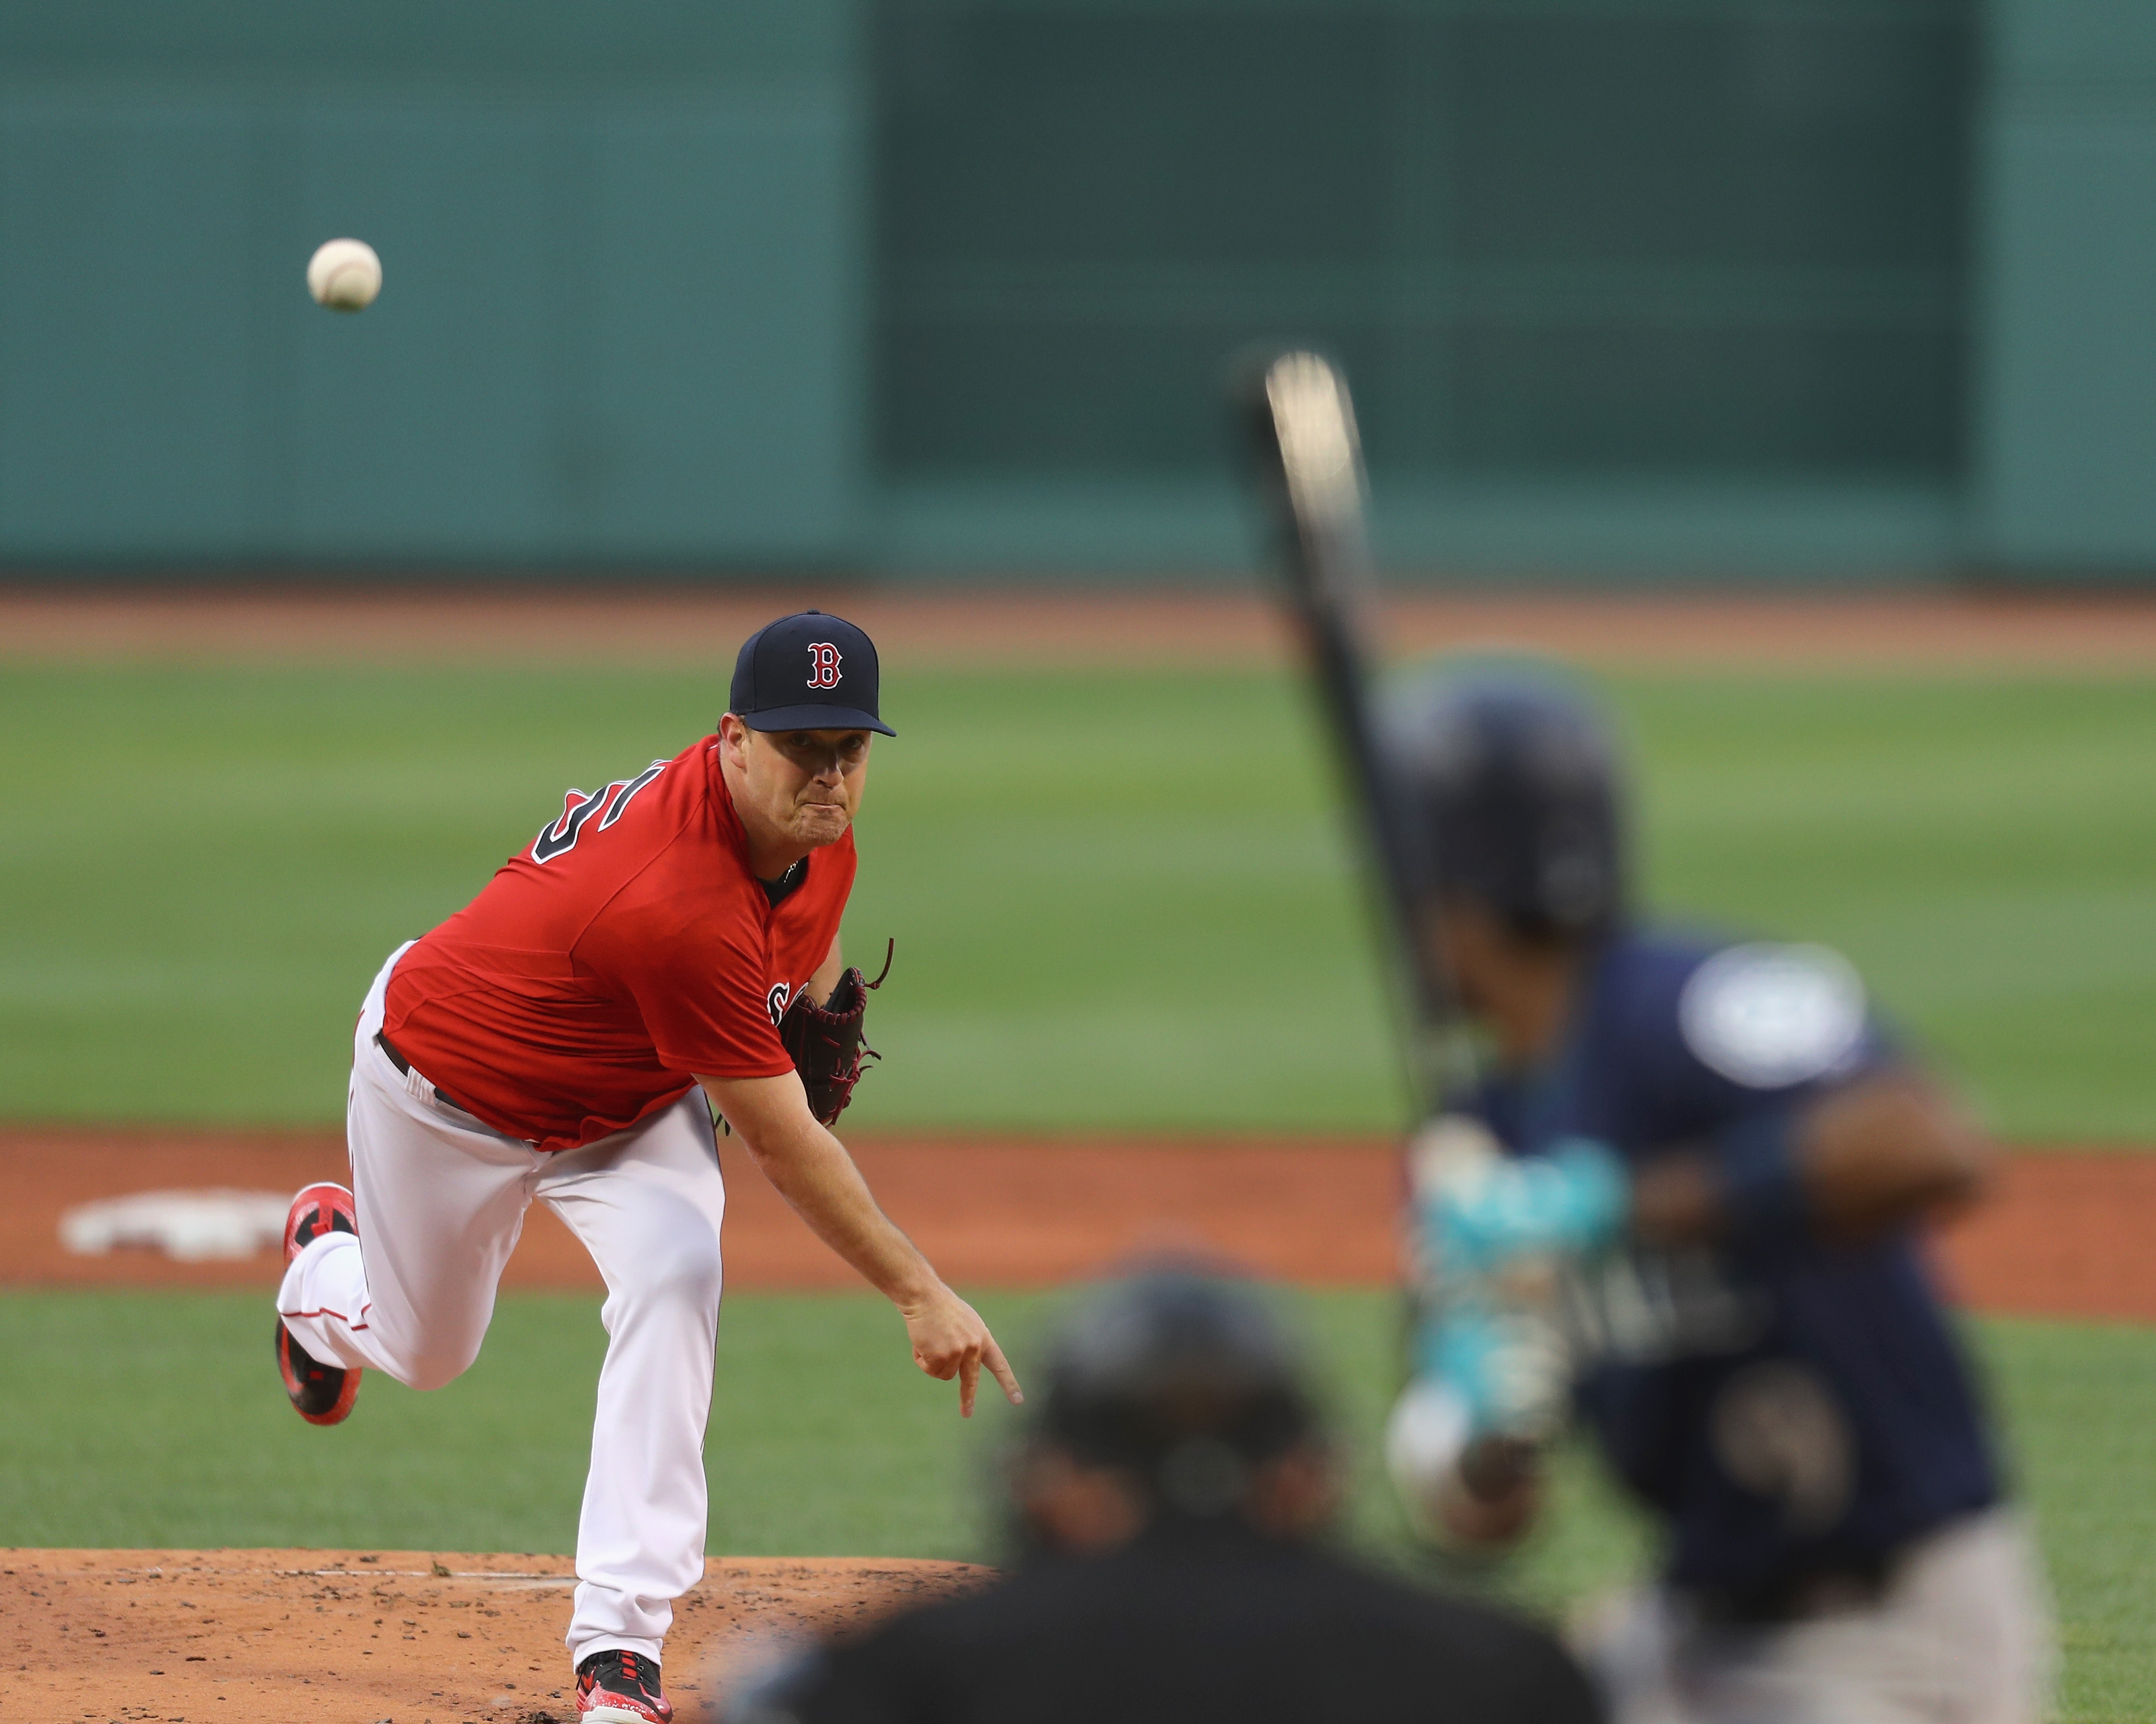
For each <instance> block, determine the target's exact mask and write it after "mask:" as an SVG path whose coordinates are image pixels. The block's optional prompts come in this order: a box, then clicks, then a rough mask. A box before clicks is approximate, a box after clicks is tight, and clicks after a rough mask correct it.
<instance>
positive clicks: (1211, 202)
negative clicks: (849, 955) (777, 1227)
mask: <svg viewBox="0 0 2156 1724" xmlns="http://www.w3.org/2000/svg"><path fill="white" fill-rule="evenodd" d="M2151 18H2156V13H2152V12H2151V11H2150V10H2149V8H2148V7H2147V6H2146V5H2145V4H2144V3H2139V0H1991V3H1990V5H1989V9H1988V10H1987V9H1985V8H1984V6H1983V5H1982V4H1981V3H1980V0H1712V3H1709V0H1359V3H1353V4H1350V3H1346V0H1234V3H1227V0H727V3H726V4H725V5H722V6H715V5H711V4H708V3H706V4H693V3H689V0H612V3H606V4H601V3H598V0H524V3H521V4H515V5H512V4H509V3H506V0H459V3H458V4H456V5H454V6H449V7H444V6H430V5H425V4H421V3H419V0H384V3H381V4H377V5H374V6H372V7H369V8H363V9H354V8H344V7H332V6H330V5H328V4H326V3H321V0H285V3H281V4H276V3H269V0H216V3H210V0H83V3H77V4H70V5H69V6H66V7H56V6H51V5H48V4H43V3H25V0H0V567H7V568H12V569H13V570H15V571H17V572H45V573H54V574H59V575H63V576H65V575H70V574H73V575H80V576H82V577H97V576H101V575H105V574H107V573H110V572H115V571H120V572H145V571H151V572H165V573H169V574H171V575H172V576H175V577H180V578H187V577H194V576H197V575H198V574H200V573H203V572H210V573H216V574H224V573H228V572H230V571H231V570H232V569H234V567H249V568H255V569H260V570H263V571H288V570H290V571H300V572H321V571H326V570H336V569H349V570H354V571H360V572H365V571H372V570H377V569H398V568H402V569H407V570H412V571H442V572H450V573H454V572H459V571H469V570H476V569H506V570H511V571H518V570H534V571H538V570H543V571H550V572H551V571H562V572H579V571H598V570H608V571H625V572H657V571H665V572H685V573H690V574H701V573H704V572H713V573H723V572H727V571H731V570H760V569H769V568H772V567H783V566H789V565H806V566H814V567H843V568H850V569H855V568H857V569H863V570H867V571H870V572H888V573H891V574H894V575H900V574H906V573H910V572H930V573H932V572H947V571H952V570H976V571H998V572H1009V573H1012V574H1026V573H1035V572H1038V573H1055V572H1079V571H1093V572H1116V571H1142V570H1154V569H1172V570H1180V571H1185V572H1204V571H1218V570H1222V569H1225V568H1229V567H1234V566H1235V565H1236V564H1238V563H1240V562H1243V561H1245V560H1246V557H1247V553H1248V536H1247V530H1246V527H1245V523H1244V521H1243V519H1242V516H1241V512H1240V509H1239V506H1238V498H1237V495H1236V490H1235V483H1234V478H1233V475H1232V473H1231V471H1230V469H1229V461H1228V450H1227V449H1226V446H1225V438H1224V434H1223V428H1222V425H1221V423H1220V417H1219V413H1218V409H1217V407H1216V401H1217V394H1218V387H1219V378H1220V376H1221V372H1222V369H1223V367H1224V362H1225V361H1226V359H1227V357H1228V356H1229V354H1230V353H1232V352H1233V351H1235V350H1236V349H1237V348H1238V347H1240V346H1243V345H1245V344H1246V343H1250V342H1255V341H1273V340H1281V339H1297V340H1316V341H1322V342H1323V343H1324V344H1325V345H1326V346H1328V347H1330V348H1331V349H1332V350H1333V351H1335V352H1337V354H1338V355H1339V356H1340V357H1342V359H1343V360H1344V361H1345V362H1347V367H1348V368H1349V371H1350V374H1351V376H1352V377H1353V378H1354V380H1355V381H1356V382H1357V384H1358V394H1359V399H1360V403H1361V407H1362V411H1363V418H1364V430H1365V439H1366V443H1367V445H1368V452H1369V455H1370V459H1371V464H1372V468H1373V485H1374V488H1375V490H1376V494H1377V499H1378V520H1377V533H1378V541H1379V545H1380V548H1381V551H1382V552H1383V555H1384V556H1385V557H1386V559H1387V561H1388V562H1390V563H1392V564H1394V566H1396V567H1400V568H1402V569H1404V570H1424V569H1433V568H1440V567H1442V568H1449V569H1455V570H1465V571H1470V572H1481V573H1491V574H1497V573H1513V574H1543V575H1549V576H1554V577H1561V578H1566V579H1575V580H1576V579H1579V578H1583V577H1585V578H1596V577H1606V578H1609V579H1614V580H1625V579H1630V578H1637V577H1671V576H1677V577H1685V576H1709V575H1712V576H1717V577H1746V578H1757V579H1762V580H1789V579H1799V578H1804V579H1822V578H1823V579H1839V580H1866V579H1876V578H1889V577H1895V578H1942V577H1948V576H1949V575H1952V574H1953V573H1956V572H1963V571H1969V570H1974V571H1979V572H1997V573H2006V574H2011V575H2016V576H2024V577H2076V578H2078V577H2087V576H2090V575H2103V576H2114V575H2126V576H2132V575H2134V574H2137V573H2138V572H2142V571H2143V570H2147V569H2156V485H2149V484H2148V483H2147V482H2146V481H2145V479H2144V475H2146V474H2147V473H2148V471H2150V470H2151V463H2150V459H2149V457H2151V456H2152V455H2156V408H2152V407H2151V405H2150V403H2152V402H2156V387H2152V385H2156V322H2152V320H2150V319H2149V318H2148V317H2147V316H2144V315H2143V306H2145V305H2147V304H2148V302H2149V299H2150V292H2149V290H2151V289H2152V288H2156V224H2152V223H2149V222H2148V221H2147V220H2146V219H2144V218H2143V212H2144V211H2145V210H2146V209H2147V208H2149V207H2150V194H2151V193H2152V192H2156V23H2151V22H2150V20H2151ZM337 233H353V234H357V235H358V236H360V237H362V238H365V239H368V240H369V241H371V242H372V244H375V245H376V247H377V249H379V250H380V252H381V253H382V258H383V260H384V264H385V269H386V275H387V285H386V287H385V290H384V291H383V294H382V298H381V300H379V302H378V303H377V305H375V306H374V307H373V308H372V309H371V310H368V311H367V312H366V313H365V314H364V315H362V316H358V317H339V316H333V315H331V314H328V313H325V312H323V311H321V310H318V309H317V308H316V307H315V306H314V305H312V304H311V302H309V301H308V300H306V299H305V295H304V292H303V290H302V288H301V283H300V275H301V269H302V266H303V265H304V263H305V257H306V255H307V254H308V252H309V251H310V250H311V248H312V247H313V246H314V244H316V243H318V242H319V241H320V240H321V239H326V238H329V237H331V236H332V235H335V234H337Z"/></svg>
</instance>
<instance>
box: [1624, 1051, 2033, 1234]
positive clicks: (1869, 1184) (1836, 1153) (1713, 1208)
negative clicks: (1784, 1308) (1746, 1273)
mask: <svg viewBox="0 0 2156 1724" xmlns="http://www.w3.org/2000/svg"><path fill="white" fill-rule="evenodd" d="M1776 1135H1777V1133H1776V1132H1775V1131H1774V1130H1773V1128H1772V1125H1771V1124H1770V1126H1769V1129H1768V1131H1767V1132H1766V1133H1765V1134H1763V1135H1762V1136H1761V1137H1759V1139H1758V1142H1757V1143H1756V1145H1754V1146H1752V1147H1749V1148H1748V1149H1747V1150H1746V1151H1744V1152H1741V1153H1743V1154H1744V1155H1745V1156H1746V1157H1747V1162H1746V1166H1745V1167H1744V1168H1743V1170H1742V1171H1740V1172H1732V1157H1731V1156H1730V1155H1728V1154H1726V1153H1717V1152H1715V1151H1714V1150H1711V1149H1699V1150H1692V1149H1682V1150H1676V1151H1673V1152H1671V1153H1669V1154H1667V1155H1664V1156H1660V1157H1655V1158H1654V1159H1653V1160H1651V1161H1650V1162H1646V1163H1645V1164H1644V1165H1643V1166H1642V1167H1640V1169H1639V1170H1638V1172H1637V1173H1636V1175H1635V1178H1634V1182H1633V1187H1632V1198H1631V1231H1632V1234H1633V1235H1634V1237H1635V1238H1637V1239H1640V1240H1641V1241H1642V1242H1644V1243H1645V1244H1661V1245H1670V1244H1689V1243H1692V1242H1695V1241H1703V1240H1712V1239H1722V1238H1724V1237H1727V1235H1728V1234H1730V1233H1732V1231H1735V1230H1738V1229H1740V1228H1742V1227H1743V1225H1745V1224H1746V1222H1747V1219H1748V1215H1747V1209H1748V1206H1753V1207H1763V1206H1768V1205H1772V1204H1774V1203H1777V1202H1781V1203H1785V1204H1787V1203H1794V1204H1798V1205H1800V1206H1801V1208H1802V1211H1803V1218H1802V1219H1803V1221H1804V1224H1805V1225H1806V1226H1807V1227H1808V1228H1809V1229H1810V1230H1812V1231H1814V1232H1815V1234H1816V1235H1817V1237H1819V1238H1820V1239H1824V1240H1827V1241H1829V1242H1831V1243H1834V1244H1861V1243H1862V1242H1863V1241H1865V1240H1866V1239H1875V1238H1877V1237H1878V1236H1879V1235H1881V1234H1886V1233H1891V1232H1892V1231H1894V1230H1895V1229H1897V1228H1901V1227H1904V1226H1907V1225H1908V1224H1910V1223H1912V1222H1914V1221H1917V1220H1920V1219H1922V1218H1924V1217H1925V1216H1927V1215H1929V1214H1931V1213H1934V1212H1937V1211H1939V1210H1943V1209H1950V1208H1954V1207H1956V1206H1958V1205H1959V1204H1963V1203H1969V1202H1971V1201H1973V1200H1974V1198H1977V1197H1978V1196H1979V1195H1980V1194H1981V1193H1982V1191H1983V1189H1984V1184H1985V1183H1986V1181H1987V1180H1988V1179H1989V1176H1990V1172H1991V1164H1992V1159H1993V1150H1992V1146H1991V1143H1990V1142H1989V1139H1988V1138H1987V1137H1985V1135H1984V1132H1983V1131H1981V1130H1980V1129H1979V1127H1978V1126H1977V1125H1976V1124H1975V1122H1974V1121H1973V1120H1971V1119H1970V1118H1969V1116H1968V1115H1967V1113H1966V1112H1965V1111H1963V1108H1962V1107H1961V1106H1960V1105H1959V1103H1958V1101H1956V1100H1955V1098H1954V1097H1953V1095H1951V1094H1949V1093H1948V1091H1947V1090H1945V1089H1944V1088H1943V1087H1942V1086H1941V1085H1939V1084H1938V1083H1937V1082H1936V1081H1934V1080H1932V1079H1931V1078H1929V1077H1928V1076H1926V1075H1924V1074H1922V1073H1921V1072H1918V1071H1916V1070H1911V1069H1909V1068H1907V1067H1893V1068H1889V1069H1886V1070H1881V1071H1878V1072H1875V1073H1872V1074H1871V1075H1867V1076H1865V1077H1861V1078H1858V1079H1856V1080H1854V1081H1853V1082H1851V1083H1849V1084H1846V1085H1842V1086H1841V1087H1840V1088H1838V1089H1835V1090H1830V1091H1829V1092H1828V1093H1827V1094H1826V1095H1822V1096H1820V1097H1819V1098H1818V1099H1817V1100H1815V1101H1811V1102H1809V1103H1808V1104H1806V1105H1805V1106H1801V1107H1799V1108H1798V1109H1796V1110H1795V1111H1794V1112H1793V1113H1792V1114H1790V1115H1789V1117H1788V1118H1787V1119H1786V1121H1781V1122H1779V1139H1780V1141H1779V1142H1775V1141H1774V1137H1776ZM1778 1157H1779V1159H1780V1161H1781V1162H1782V1163H1783V1165H1782V1166H1781V1167H1779V1168H1778V1167H1776V1166H1775V1165H1774V1163H1775V1161H1776V1159H1777V1158H1778ZM1778 1179H1779V1181H1780V1182H1781V1183H1782V1184H1783V1185H1784V1186H1785V1187H1787V1190H1786V1191H1784V1192H1783V1193H1780V1194H1779V1196H1778V1195H1777V1193H1775V1192H1774V1190H1773V1189H1771V1187H1772V1186H1773V1184H1774V1182H1775V1181H1776V1180H1778Z"/></svg>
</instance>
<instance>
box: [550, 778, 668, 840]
mask: <svg viewBox="0 0 2156 1724" xmlns="http://www.w3.org/2000/svg"><path fill="white" fill-rule="evenodd" d="M665 769H666V762H665V761H663V760H654V762H651V764H650V766H649V767H648V768H646V769H645V770H644V771H643V772H639V773H638V774H637V775H636V776H635V777H634V778H617V779H615V780H614V781H613V783H611V784H609V785H608V786H607V787H606V788H605V789H603V790H600V791H595V792H594V793H593V794H591V795H589V796H586V795H585V794H584V793H583V791H581V790H572V791H571V792H569V793H568V794H567V796H565V797H563V798H562V818H560V819H558V820H556V821H554V822H553V823H552V824H550V825H548V826H546V827H544V828H542V829H541V831H540V834H539V836H538V837H536V838H535V839H532V840H531V859H532V860H533V861H534V862H551V861H552V860H553V859H554V858H555V857H557V856H558V855H561V854H562V853H563V852H564V851H567V850H573V849H576V847H577V839H579V838H581V837H583V831H584V828H585V827H586V826H587V825H588V824H590V821H591V818H592V816H593V815H594V814H598V816H599V824H598V828H597V830H598V831H600V832H604V831H605V830H606V829H607V828H608V827H609V826H611V825H613V823H614V822H615V821H617V820H619V818H621V816H622V811H623V810H624V808H627V807H628V806H629V798H631V797H633V796H634V795H635V794H636V793H637V792H638V791H639V790H641V789H643V788H644V786H645V785H647V784H649V782H651V781H652V780H653V779H654V778H655V777H658V776H659V775H660V773H661V772H664V771H665ZM602 809H603V810H604V811H605V812H604V813H601V812H600V811H601V810H602Z"/></svg>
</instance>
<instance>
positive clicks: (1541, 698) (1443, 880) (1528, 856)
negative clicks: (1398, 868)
mask: <svg viewBox="0 0 2156 1724" xmlns="http://www.w3.org/2000/svg"><path fill="white" fill-rule="evenodd" d="M1385 729H1386V738H1385V740H1386V745H1387V747H1388V750H1389V753H1390V755H1391V756H1392V757H1393V760H1394V765H1395V768H1396V770H1398V771H1399V772H1400V773H1401V775H1402V776H1403V777H1404V780H1405V781H1406V782H1407V784H1408V785H1409V807H1410V808H1411V810H1412V813H1411V815H1410V820H1411V823H1412V825H1413V831H1412V833H1411V834H1409V836H1410V838H1411V840H1412V842H1413V843H1414V846H1415V848H1416V852H1417V854H1416V860H1417V862H1418V864H1419V867H1420V868H1421V870H1422V871H1423V875H1424V880H1426V882H1427V890H1430V891H1432V892H1434V893H1436V894H1439V895H1460V896H1465V897H1468V898H1472V899H1475V900H1479V901H1480V902H1481V903H1483V904H1486V905H1487V906H1490V908H1491V909H1492V910H1495V911H1496V912H1497V913H1498V914H1499V915H1500V916H1502V917H1503V918H1504V919H1505V921H1507V923H1508V924H1509V925H1511V926H1513V927H1515V928H1517V929H1518V930H1520V931H1522V932H1525V933H1533V934H1555V935H1560V936H1567V937H1573V938H1582V937H1589V938H1591V937H1595V936H1600V935H1603V934H1606V933H1608V932H1609V931H1610V930H1611V929H1613V928H1614V926H1616V925H1617V923H1618V922H1619V921H1620V919H1621V918H1622V916H1623V914H1624V910H1625V856H1624V850H1625V844H1624V833H1623V824H1624V821H1623V812H1622V809H1621V807H1620V770H1619V767H1618V763H1617V757H1616V750H1615V747H1614V744H1613V743H1612V741H1611V739H1610V736H1609V731H1608V729H1607V727H1606V726H1604V724H1603V722H1602V721H1601V719H1600V716H1599V714H1597V712H1596V711H1594V708H1593V706H1591V705H1590V704H1589V702H1588V701H1587V700H1585V699H1584V697H1583V696H1582V695H1579V694H1578V693H1577V692H1575V691H1574V690H1571V689H1568V688H1566V687H1564V686H1563V685H1562V684H1560V683H1558V681H1557V680H1555V679H1553V678H1549V677H1536V676H1532V675H1527V674H1525V673H1499V672H1483V673H1477V674H1471V675H1440V676H1439V677H1436V678H1435V679H1430V680H1424V681H1421V682H1419V683H1415V684H1412V685H1408V686H1406V687H1404V688H1402V689H1400V690H1396V691H1395V697H1394V700H1393V702H1392V704H1391V710H1390V711H1389V713H1388V715H1387V721H1386V726H1385Z"/></svg>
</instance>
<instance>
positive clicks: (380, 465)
mask: <svg viewBox="0 0 2156 1724" xmlns="http://www.w3.org/2000/svg"><path fill="white" fill-rule="evenodd" d="M855 27H856V14H855V10H854V9H853V8H851V7H850V6H849V5H848V4H845V3H844V0H726V3H725V4H723V5H713V4H707V3H703V0H605V3H602V0H554V3H551V4H547V5H536V4H518V3H512V0H456V3H454V4H453V5H439V4H432V3H425V0H371V3H370V4H368V5H367V6H365V7H358V8H355V7H348V6H332V5H328V4H325V3H321V0H221V3H216V4H211V3H204V0H131V3H121V0H103V3H98V0H71V3H70V4H69V5H66V6H53V5H47V4H42V3H20V0H16V3H8V4H4V5H0V558H4V559H5V560H6V561H8V562H13V563H16V564H18V565H21V564H24V563H31V564H37V563H61V564H64V563H68V562H90V563H109V562H114V561H121V562H125V561H127V560H131V559H136V558H142V559H151V560H158V561H163V560H170V559H182V560H184V559H188V558H198V559H203V560H206V561H211V562H218V563H223V562H229V561H232V560H234V559H238V560H241V561H246V560H257V559H259V560H261V561H264V562H272V563H284V562H338V561H346V560H350V561H356V562H490V561H506V562H528V563H535V564H542V565H544V564H562V563H577V562H604V561H611V560H626V561H630V562H638V561H643V562H682V561H693V562H702V561H708V560H713V559H716V560H721V561H751V560H769V559H773V558H778V559H788V558H803V557H806V558H812V559H830V558H834V557H848V556H851V555H852V554H854V552H855V550H856V549H857V546H856V542H855V541H856V535H857V533H858V531H859V522H860V491H861V486H862V481H863V472H862V459H863V454H864V450H863V441H864V439H863V436H862V430H861V427H862V408H861V403H862V400H863V398H864V390H863V376H864V371H865V357H864V354H863V351H862V348H861V343H860V334H859V332H860V328H861V324H862V316H861V305H860V297H859V295H860V284H861V277H862V274H863V258H862V242H861V234H862V233H863V231H864V228H865V221H864V216H863V207H862V199H863V196H864V193H865V187H864V186H863V183H862V177H861V162H862V158H863V153H864V143H863V140H862V138H861V136H860V131H859V119H860V102H859V100H858V99H857V95H856V92H855V80H856V59H857V56H856V53H855ZM338 233H354V234H357V235H359V236H360V237H362V238H363V239H367V240H369V241H370V242H372V244H374V245H375V246H376V247H377V249H379V250H380V252H381V254H382V259H383V264H384V269H385V275H386V285H385V287H384V290H383V293H382V298H381V300H379V302H378V303H377V305H375V306H374V307H373V308H372V310H368V311H367V312H366V313H365V314H364V315H362V316H358V317H350V318H346V317H338V316H333V315H332V314H330V313H326V312H324V311H321V310H319V309H317V308H316V306H314V305H312V304H311V302H310V301H309V300H307V299H306V297H305V290H304V286H303V284H302V272H303V270H304V269H305V263H306V259H307V256H308V254H309V252H310V251H311V249H312V248H313V246H314V245H315V244H316V243H317V242H319V241H320V240H321V239H326V238H329V237H331V236H332V235H335V234H338Z"/></svg>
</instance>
